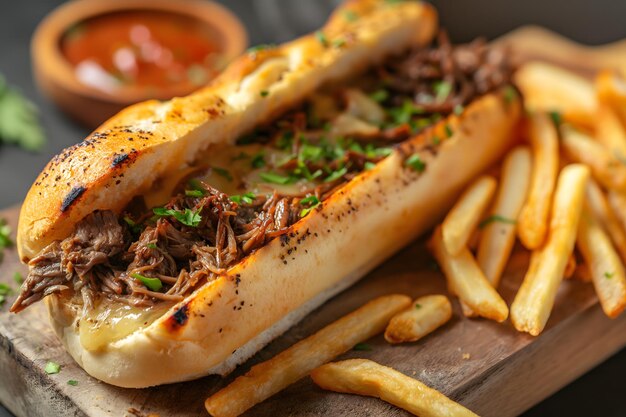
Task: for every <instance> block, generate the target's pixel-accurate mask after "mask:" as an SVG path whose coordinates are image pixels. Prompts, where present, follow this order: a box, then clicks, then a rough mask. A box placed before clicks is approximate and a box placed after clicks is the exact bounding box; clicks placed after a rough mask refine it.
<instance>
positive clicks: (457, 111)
mask: <svg viewBox="0 0 626 417" xmlns="http://www.w3.org/2000/svg"><path fill="white" fill-rule="evenodd" d="M452 111H453V112H454V114H456V115H457V116H460V115H461V114H463V111H465V107H463V105H462V104H457V105H456V106H454V110H452Z"/></svg>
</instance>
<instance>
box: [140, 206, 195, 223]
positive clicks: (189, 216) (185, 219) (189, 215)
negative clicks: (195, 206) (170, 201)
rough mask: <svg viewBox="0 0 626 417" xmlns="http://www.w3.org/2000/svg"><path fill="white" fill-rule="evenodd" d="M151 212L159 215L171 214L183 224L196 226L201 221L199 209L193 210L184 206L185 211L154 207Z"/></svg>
mask: <svg viewBox="0 0 626 417" xmlns="http://www.w3.org/2000/svg"><path fill="white" fill-rule="evenodd" d="M152 212H153V213H154V214H156V215H157V216H161V217H167V216H172V217H173V218H175V219H176V220H178V221H179V222H181V223H182V224H184V225H185V226H189V227H198V225H199V224H200V222H201V221H202V216H200V211H199V210H198V211H194V210H191V209H188V208H186V209H185V211H178V210H173V209H166V208H165V207H156V208H154V209H152Z"/></svg>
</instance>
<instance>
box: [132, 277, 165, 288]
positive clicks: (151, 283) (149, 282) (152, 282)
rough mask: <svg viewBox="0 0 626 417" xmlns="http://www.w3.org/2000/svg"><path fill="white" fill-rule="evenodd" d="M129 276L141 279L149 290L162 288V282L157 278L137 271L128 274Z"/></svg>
mask: <svg viewBox="0 0 626 417" xmlns="http://www.w3.org/2000/svg"><path fill="white" fill-rule="evenodd" d="M130 276H131V277H133V278H135V279H138V280H139V281H141V283H142V284H143V285H145V286H146V288H148V289H149V290H151V291H160V290H161V288H163V283H162V282H161V280H160V279H158V278H151V277H146V276H143V275H141V274H138V273H134V274H130Z"/></svg>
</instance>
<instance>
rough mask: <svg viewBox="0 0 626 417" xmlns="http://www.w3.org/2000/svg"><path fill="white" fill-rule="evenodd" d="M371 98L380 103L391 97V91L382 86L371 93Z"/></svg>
mask: <svg viewBox="0 0 626 417" xmlns="http://www.w3.org/2000/svg"><path fill="white" fill-rule="evenodd" d="M370 98H371V99H372V100H374V101H376V102H378V103H382V102H383V101H385V100H387V99H388V98H389V91H387V90H384V89H382V88H381V89H380V90H376V91H374V92H373V93H371V94H370Z"/></svg>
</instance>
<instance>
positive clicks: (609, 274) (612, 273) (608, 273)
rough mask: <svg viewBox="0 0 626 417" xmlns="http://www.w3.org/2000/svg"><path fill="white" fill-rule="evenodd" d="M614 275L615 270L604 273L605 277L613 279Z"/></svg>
mask: <svg viewBox="0 0 626 417" xmlns="http://www.w3.org/2000/svg"><path fill="white" fill-rule="evenodd" d="M614 275H615V272H605V273H604V278H606V279H611V278H613V276H614Z"/></svg>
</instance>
